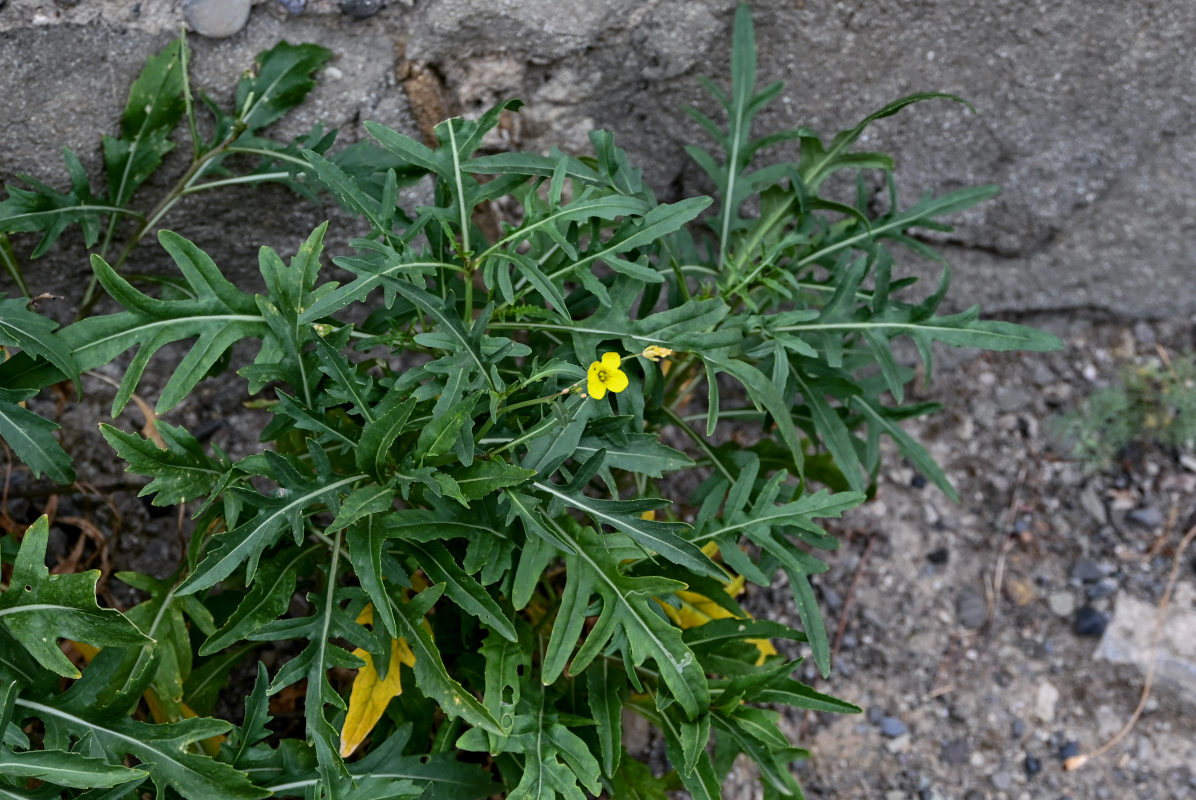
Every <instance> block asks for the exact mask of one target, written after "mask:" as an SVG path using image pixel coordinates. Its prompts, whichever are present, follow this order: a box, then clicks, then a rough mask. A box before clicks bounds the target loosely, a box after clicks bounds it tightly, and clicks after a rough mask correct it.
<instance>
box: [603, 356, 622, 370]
mask: <svg viewBox="0 0 1196 800" xmlns="http://www.w3.org/2000/svg"><path fill="white" fill-rule="evenodd" d="M622 363H623V359H622V358H620V357H619V354H618V353H603V354H602V366H604V367H606V368H607V369H618V368H619V365H620V364H622Z"/></svg>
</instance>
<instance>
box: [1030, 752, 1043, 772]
mask: <svg viewBox="0 0 1196 800" xmlns="http://www.w3.org/2000/svg"><path fill="white" fill-rule="evenodd" d="M1041 770H1042V760H1041V759H1038V758H1035V757H1034V756H1032V755H1030V754H1029V753H1026V774H1027V775H1029V776H1030V777H1033V776H1035V775H1037V774H1038V773H1039V772H1040V771H1041Z"/></svg>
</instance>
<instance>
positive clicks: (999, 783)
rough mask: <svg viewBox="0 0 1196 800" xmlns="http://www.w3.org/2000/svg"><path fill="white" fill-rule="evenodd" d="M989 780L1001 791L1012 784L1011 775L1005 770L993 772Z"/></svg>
mask: <svg viewBox="0 0 1196 800" xmlns="http://www.w3.org/2000/svg"><path fill="white" fill-rule="evenodd" d="M989 780H991V781H992V782H993V786H995V787H997V789H998V790H999V791H1002V792H1004V791H1006V790H1007V789H1008V788H1009V787H1010V786H1012V785H1013V776H1012V775H1010V774H1009V773H1008V772H1006V771H1005V770H1000V771H999V772H994V773H993V774H992V776H990V778H989Z"/></svg>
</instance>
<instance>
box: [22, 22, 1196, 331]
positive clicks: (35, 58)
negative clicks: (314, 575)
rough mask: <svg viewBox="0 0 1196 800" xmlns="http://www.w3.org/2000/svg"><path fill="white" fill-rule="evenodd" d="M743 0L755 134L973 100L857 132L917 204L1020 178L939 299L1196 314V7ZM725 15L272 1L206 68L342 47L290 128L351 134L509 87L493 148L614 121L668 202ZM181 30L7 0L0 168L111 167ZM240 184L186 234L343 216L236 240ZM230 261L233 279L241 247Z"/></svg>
mask: <svg viewBox="0 0 1196 800" xmlns="http://www.w3.org/2000/svg"><path fill="white" fill-rule="evenodd" d="M292 5H293V4H292ZM753 10H754V13H755V20H756V36H757V44H758V50H759V62H760V66H759V82H760V85H763V84H765V83H767V82H770V81H773V80H783V81H785V84H786V88H785V90H784V91H783V92H782V93H781V95H780V96H779V97H778V99H777V101H776V102H775V103H774V105H773V106H772V107H770V109H768V110H767V111H766V112H764V113H763V114H762V115H761V116H760V117H759V118H758V121H757V123H756V126H755V128H754V130H756V131H758V132H767V131H770V130H776V129H778V128H782V127H791V126H794V125H799V124H807V125H811V126H813V127H814V128H815V129H817V130H818V131H820V132H821V133H822V135H823V137H824V138H827V139H829V138H830V137H831V136H832V135H833V134H834V132H835V131H837V130H840V129H842V128H845V127H850V126H851V125H853V124H854V123H855V122H856V121H857V120H858V119H859V118H861V117H862V116H864V115H865V114H867V113H868V112H870V111H872V110H874V109H876V108H878V107H880V106H882V105H883V104H884V103H886V102H888V101H890V100H892V99H895V98H897V97H899V96H901V95H904V94H907V93H910V92H915V91H923V90H939V91H947V92H953V93H956V94H959V95H961V96H963V97H966V98H967V99H968V100H970V101H971V102H972V103H973V104H974V106H975V107H976V109H977V112H978V113H977V114H971V113H969V112H968V111H967V110H966V109H964V108H963V107H961V106H958V105H955V104H952V103H949V102H946V101H933V102H930V103H925V104H922V105H921V106H915V107H913V108H910V109H906V110H905V111H903V112H901V114H899V115H898V116H896V117H894V118H891V119H886V120H882V121H880V122H878V123H876V124H875V126H874V127H873V128H872V129H870V130H869V131H868V132H867V133H866V134H865V136H864V138H863V139H862V140H861V146H865V147H870V148H875V149H878V150H882V151H886V152H891V153H892V154H893V155H894V156H895V157H896V161H897V164H898V173H897V174H898V181H899V186H900V188H901V189H902V197H903V198H904V199H905V200H906V201H907V202H912V201H913V200H914V199H915V198H916V197H917V196H919V195H920V194H921V193H922V192H924V191H934V192H943V191H948V190H951V189H953V188H958V187H960V186H965V185H970V184H979V183H992V182H996V183H1001V184H1003V185H1004V189H1005V190H1004V193H1003V194H1002V195H1001V196H1000V197H999V198H997V199H996V200H994V201H991V202H989V203H987V204H985V205H983V206H981V207H979V208H975V209H971V210H969V211H968V212H965V213H963V214H960V215H958V217H957V218H956V223H957V229H956V231H955V232H954V233H952V234H949V235H948V236H945V237H939V238H941V239H942V240H943V241H945V242H946V243H947V252H948V256H949V258H950V259H951V262H952V266H953V269H954V279H955V287H954V289H953V292H952V294H951V296H950V297H949V299H948V303H949V304H953V305H954V306H955V307H961V306H965V305H969V304H971V303H972V302H975V301H978V302H980V303H982V304H983V305H984V306H985V307H986V309H988V310H990V311H994V312H1001V313H1009V314H1016V313H1019V312H1026V311H1036V310H1052V309H1054V310H1060V311H1066V310H1067V309H1074V308H1095V309H1101V310H1105V311H1109V312H1112V313H1115V314H1120V315H1127V316H1135V317H1137V316H1143V317H1167V316H1180V317H1187V316H1190V315H1192V314H1194V313H1196V291H1194V290H1193V289H1192V288H1191V283H1192V280H1191V278H1192V274H1193V268H1194V265H1193V259H1192V257H1191V255H1190V254H1189V252H1188V251H1189V249H1190V248H1189V243H1190V242H1191V241H1192V239H1193V234H1194V233H1196V202H1194V199H1196V198H1194V197H1193V194H1194V192H1196V190H1194V189H1193V188H1192V187H1193V186H1196V180H1194V179H1196V150H1194V149H1193V147H1192V146H1191V145H1192V144H1193V140H1194V138H1196V113H1193V112H1194V111H1196V89H1193V87H1194V86H1196V62H1193V61H1192V59H1191V58H1189V57H1188V56H1187V54H1188V53H1190V52H1192V50H1193V48H1196V6H1194V5H1193V4H1191V3H1187V2H1183V0H1166V1H1165V2H1161V3H1158V4H1155V5H1153V6H1143V5H1136V6H1125V7H1121V6H1113V5H1108V4H1092V3H1084V2H1082V0H1068V2H1063V3H1056V4H1047V3H1035V4H1026V3H1023V2H1015V0H994V2H985V3H979V2H973V3H969V4H966V5H960V4H958V3H950V2H947V1H946V0H921V1H920V2H916V3H908V2H898V0H880V1H879V2H871V3H845V2H831V1H830V0H804V1H803V2H796V3H795V2H791V0H785V1H784V2H782V0H760V2H756V3H754V4H753ZM733 11H734V2H732V0H653V2H638V1H636V2H633V1H632V0H602V2H594V0H589V1H588V2H587V1H585V0H567V2H562V3H557V4H552V5H551V6H550V5H549V4H543V3H533V2H516V1H514V0H508V1H507V2H494V1H493V0H416V1H415V2H408V1H407V0H404V2H397V0H395V1H392V2H390V3H389V4H387V6H386V7H385V8H384V9H383V10H382V11H381V12H380V13H379V14H377V15H376V16H373V17H371V18H369V19H367V20H364V21H358V20H354V19H352V18H350V17H349V16H347V15H344V14H341V13H340V7H339V4H338V3H337V2H335V0H310V1H309V2H307V3H306V7H305V10H304V11H303V13H301V14H297V15H296V14H292V13H290V12H288V11H287V10H286V9H285V8H284V7H283V5H282V4H280V3H278V2H277V0H257V2H255V4H254V9H253V12H252V15H251V18H250V21H249V24H248V26H247V27H246V28H245V29H244V30H243V31H241V32H240V33H238V34H237V35H235V36H233V37H231V38H229V39H223V40H205V39H202V38H200V37H193V39H192V44H193V46H194V48H195V58H194V61H193V63H194V66H195V70H196V83H197V85H199V86H201V87H203V88H205V89H207V90H209V91H212V92H214V93H215V96H216V97H217V99H218V100H223V99H226V96H227V94H228V93H229V91H230V90H231V87H232V86H233V84H234V83H235V79H236V76H237V74H238V73H239V72H240V71H241V70H242V69H244V68H245V67H246V66H247V65H248V64H249V63H250V62H251V60H252V56H253V54H254V53H255V52H257V51H258V50H261V49H264V48H265V47H268V46H270V45H271V44H273V43H274V41H276V40H277V39H279V38H286V39H288V40H289V41H292V42H297V41H316V42H320V43H322V44H325V45H326V46H329V47H331V48H332V49H333V50H334V51H335V52H336V53H337V59H336V60H335V61H334V62H333V64H332V67H331V69H329V70H328V71H327V72H326V73H325V75H324V77H323V79H322V83H321V86H320V88H319V89H318V90H317V91H316V92H315V93H314V94H313V98H312V100H311V102H309V103H308V104H307V105H306V106H305V107H303V108H302V109H301V110H300V112H299V113H298V114H296V115H295V117H294V118H293V119H292V120H290V121H288V122H287V123H286V124H285V129H284V130H282V131H279V132H278V134H279V135H283V136H287V135H294V134H297V133H299V132H301V131H303V130H305V129H306V128H307V127H309V126H310V125H311V124H312V123H313V122H314V121H316V120H318V119H322V120H325V121H326V122H327V124H328V125H329V126H330V127H339V128H341V129H342V136H343V137H344V141H351V140H353V139H355V138H357V137H359V136H360V135H361V132H360V128H359V122H360V121H361V120H364V119H375V120H378V121H380V122H383V123H385V124H388V125H391V126H392V127H396V128H399V129H401V130H404V131H406V132H408V133H411V134H413V135H419V133H420V131H423V132H424V133H425V134H426V133H427V131H428V130H429V129H430V127H431V125H432V124H434V122H435V121H436V119H438V118H440V117H441V116H443V115H445V114H452V113H465V114H472V113H477V112H478V111H479V110H480V109H482V108H484V107H485V106H487V105H489V104H491V103H493V102H496V101H497V100H500V99H503V98H506V97H510V96H518V97H521V98H523V99H524V100H526V101H527V105H526V106H525V107H524V109H523V111H522V112H521V113H520V114H519V115H518V117H517V118H516V119H514V120H513V121H511V122H509V123H508V124H507V127H506V130H505V132H504V136H505V138H504V139H502V140H501V141H499V140H496V142H495V146H503V147H517V146H518V147H525V148H530V149H533V150H540V151H544V150H547V149H548V148H549V147H551V146H554V145H556V146H560V147H562V148H563V149H565V150H568V151H575V152H584V151H585V150H586V149H587V148H588V142H587V139H586V133H587V132H588V130H589V129H590V128H592V127H601V128H609V129H612V130H615V131H616V133H617V134H618V141H619V143H620V144H621V145H622V146H624V147H626V148H627V149H628V150H629V151H630V154H631V157H632V160H633V162H635V163H637V164H639V165H642V166H643V168H644V171H645V175H646V176H647V178H648V179H649V180H650V181H651V182H652V184H653V185H654V186H655V187H656V188H657V191H658V193H659V194H660V195H661V196H663V197H672V196H676V195H680V194H693V193H698V192H706V191H709V189H710V187H709V186H708V184H707V183H706V180H705V178H704V176H703V175H702V174H701V173H700V171H699V170H698V169H697V168H696V167H695V166H693V165H692V164H690V163H689V162H688V161H687V159H686V157H685V155H684V152H683V150H682V147H683V145H685V144H688V143H698V144H703V145H709V144H710V143H709V142H708V141H707V140H706V139H705V137H704V135H703V134H702V132H701V131H700V129H699V128H698V127H697V126H696V124H695V123H694V122H693V121H692V120H690V119H689V117H688V116H687V115H686V114H685V113H684V111H683V110H682V109H683V106H684V105H686V104H694V105H698V106H699V107H702V108H704V109H711V105H712V101H711V99H710V98H709V97H708V96H707V95H706V93H705V91H704V90H703V89H702V88H701V86H700V85H699V83H698V81H697V76H698V75H701V74H705V75H710V76H712V77H713V78H714V79H715V81H716V83H720V84H723V85H725V83H726V76H727V66H726V65H727V62H728V55H729V49H730V29H731V20H732V16H733ZM181 20H182V15H181V8H180V4H179V3H178V2H171V0H146V1H145V2H142V3H139V4H129V3H123V2H115V1H114V0H99V1H97V2H89V3H68V2H58V1H56V0H11V2H9V3H7V4H6V5H5V6H3V7H2V8H0V66H2V67H3V69H0V96H3V97H5V98H6V105H7V106H8V108H7V110H8V111H9V113H8V114H6V115H4V118H3V119H0V135H2V136H3V137H4V141H5V142H6V144H7V145H8V147H7V148H6V152H5V156H4V158H3V159H2V160H0V179H4V180H8V179H10V178H11V176H12V175H13V174H15V173H18V172H26V173H30V174H33V175H35V176H38V177H40V178H43V179H48V180H50V181H51V182H54V181H59V182H61V181H62V178H61V175H62V170H61V167H60V161H59V157H58V149H59V148H60V147H61V146H62V145H68V146H70V147H71V148H72V149H74V150H75V151H76V152H77V153H79V155H80V156H81V157H82V158H83V161H84V163H85V164H86V165H87V166H88V167H89V168H90V169H92V170H93V171H95V170H98V164H99V152H98V137H97V133H99V132H102V131H110V130H112V129H113V127H114V126H115V124H116V121H117V119H118V116H119V112H120V108H121V106H122V105H123V102H124V96H125V92H126V91H127V88H128V85H129V83H130V82H131V80H132V78H133V77H134V76H135V75H136V72H137V70H138V69H139V67H140V65H141V63H142V62H143V60H144V58H145V57H146V56H147V55H149V54H150V53H151V52H153V51H154V50H156V49H158V48H160V47H161V46H162V45H163V44H164V43H165V42H166V41H167V40H168V39H169V38H170V37H171V36H172V35H174V31H176V30H177V29H178V26H179V24H180V23H181ZM64 54H68V55H64ZM766 155H767V156H768V157H773V158H782V157H792V155H793V154H792V153H791V152H787V151H785V150H784V148H776V151H775V152H772V153H768V154H766ZM146 191H147V192H152V191H153V187H147V189H146ZM245 196H246V195H245V194H244V193H239V192H235V191H230V192H228V193H226V194H222V195H220V196H219V197H215V196H214V197H212V198H206V199H205V201H204V202H203V203H197V204H195V205H194V206H193V210H194V211H195V212H196V214H197V216H199V217H201V218H202V222H198V223H183V222H179V223H174V222H171V224H177V225H178V226H179V227H180V229H183V230H184V232H185V233H187V235H191V231H199V232H201V233H202V232H203V231H204V230H208V231H209V235H207V237H206V239H207V240H206V241H204V242H203V244H204V245H205V246H210V247H213V248H215V251H216V252H215V253H214V254H215V255H216V257H217V261H218V263H222V264H223V263H225V261H230V260H231V261H232V262H240V261H242V260H244V259H245V258H247V257H250V256H251V252H250V251H251V250H252V249H253V247H254V246H255V245H249V244H247V245H246V246H245V248H241V246H240V245H239V244H228V243H222V242H224V241H225V240H228V239H230V238H232V239H236V240H238V241H239V240H242V239H243V240H246V241H247V242H248V241H250V240H252V241H253V242H254V243H256V242H257V241H258V240H262V239H264V240H265V241H267V243H271V244H277V245H278V246H280V247H282V248H284V249H286V248H288V247H293V246H294V245H295V244H296V243H297V242H298V241H299V240H300V238H301V237H302V236H303V235H304V234H305V233H306V231H307V230H308V229H309V228H310V227H311V225H312V224H314V223H315V222H317V221H318V220H319V219H322V218H323V217H324V216H326V215H329V214H335V212H334V210H333V209H331V207H330V208H329V209H324V210H320V209H303V208H301V207H300V206H299V205H298V204H294V203H293V202H291V200H290V198H289V197H288V196H286V194H285V193H282V192H279V193H270V192H261V191H259V192H257V193H256V194H255V195H253V196H252V201H251V202H252V203H253V206H254V208H255V209H257V213H255V217H254V218H255V222H256V223H257V224H259V225H260V226H261V227H260V228H259V229H256V230H254V229H248V230H247V229H246V228H245V227H244V226H242V225H238V226H236V227H235V230H236V233H235V235H234V236H232V237H230V236H229V235H228V231H227V230H226V231H223V235H221V230H220V228H221V226H225V225H229V224H231V223H233V222H234V221H238V220H239V217H240V215H239V214H238V213H236V212H235V211H229V212H228V213H224V214H222V210H223V209H234V210H235V209H236V208H237V207H238V205H239V204H240V203H242V202H244V198H245ZM229 214H232V216H229ZM176 218H177V219H179V220H181V219H182V215H181V214H180V215H178V216H177V217H176ZM185 225H197V226H199V227H196V228H184V226H185ZM205 226H206V227H205ZM18 244H19V245H20V244H23V242H18ZM225 250H227V253H226V252H224V251H225ZM18 251H19V252H20V248H18ZM80 255H81V249H80V248H78V247H72V246H71V245H70V243H69V242H64V244H63V245H62V246H60V247H58V248H56V249H55V251H53V252H52V253H51V254H50V255H49V256H48V257H47V259H46V260H45V261H44V262H42V263H43V264H44V265H45V270H44V271H43V272H42V274H44V275H46V276H51V277H52V278H53V279H49V278H48V280H49V282H50V283H51V284H55V283H61V284H64V285H69V284H70V283H71V282H73V281H76V280H77V279H78V276H79V275H80V274H82V273H83V272H84V271H85V270H86V269H87V267H86V263H85V262H84V261H83V259H82V258H81V257H80ZM222 257H224V258H223V260H222ZM250 260H252V258H250ZM914 268H916V269H920V270H923V271H925V272H926V274H928V275H929V274H932V273H933V272H934V271H935V269H934V268H933V265H916V264H914ZM229 269H230V271H232V272H234V273H238V272H240V269H239V267H237V266H236V264H235V263H234V264H233V265H232V266H230V267H229Z"/></svg>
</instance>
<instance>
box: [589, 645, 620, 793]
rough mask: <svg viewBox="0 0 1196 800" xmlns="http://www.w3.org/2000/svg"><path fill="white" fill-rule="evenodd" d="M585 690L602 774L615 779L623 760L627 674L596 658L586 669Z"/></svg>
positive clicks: (604, 660)
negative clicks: (624, 702) (596, 738)
mask: <svg viewBox="0 0 1196 800" xmlns="http://www.w3.org/2000/svg"><path fill="white" fill-rule="evenodd" d="M586 691H587V693H588V694H589V704H590V713H591V714H593V715H594V720H595V721H596V722H597V723H598V727H597V729H596V732H597V734H598V750H599V752H600V753H601V754H602V771H603V773H605V774H606V775H607V777H614V776H615V773H616V771H617V770H618V769H619V765H620V762H621V761H622V760H623V758H622V756H623V698H624V696H625V695H626V693H627V674H626V673H625V672H623V670H622V669H620V668H618V667H616V666H614V665H612V664H611V663H610V662H609V661H607V660H606V659H599V660H598V661H597V662H595V663H594V665H593V666H591V667H590V668H589V669H588V670H586Z"/></svg>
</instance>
